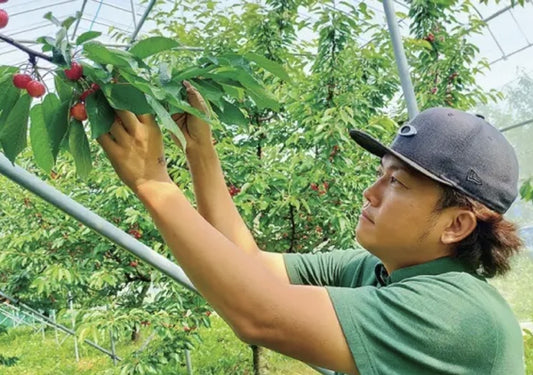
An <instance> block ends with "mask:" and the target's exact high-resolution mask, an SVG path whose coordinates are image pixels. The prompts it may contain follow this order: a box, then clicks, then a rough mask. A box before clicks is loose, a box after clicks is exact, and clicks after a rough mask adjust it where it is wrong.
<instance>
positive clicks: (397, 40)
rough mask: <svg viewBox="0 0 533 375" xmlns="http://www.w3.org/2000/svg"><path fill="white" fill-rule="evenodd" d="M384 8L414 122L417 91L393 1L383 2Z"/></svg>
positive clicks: (408, 109) (403, 88) (408, 107)
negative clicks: (414, 86) (412, 80)
mask: <svg viewBox="0 0 533 375" xmlns="http://www.w3.org/2000/svg"><path fill="white" fill-rule="evenodd" d="M383 8H384V10H385V15H386V16H387V25H388V26H389V34H390V37H391V41H392V48H393V49H394V56H395V58H396V65H397V66H398V73H399V75H400V82H401V84H402V91H403V95H404V96H405V101H406V103H407V112H408V113H409V119H411V120H412V119H413V118H414V117H415V116H416V115H417V114H418V106H417V104H416V96H415V90H414V89H413V84H412V82H411V76H410V75H409V66H408V65H407V58H406V57H405V51H404V49H403V43H402V37H401V35H400V29H399V27H398V22H397V21H396V14H395V13H394V5H393V3H392V0H383Z"/></svg>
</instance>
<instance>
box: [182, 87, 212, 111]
mask: <svg viewBox="0 0 533 375" xmlns="http://www.w3.org/2000/svg"><path fill="white" fill-rule="evenodd" d="M183 86H185V88H186V89H187V99H188V100H189V103H190V104H191V105H192V106H193V107H194V108H196V109H199V110H200V111H202V112H204V113H205V114H208V110H207V105H206V104H205V101H204V98H202V95H200V93H199V92H198V90H196V89H195V88H194V87H193V86H192V85H191V84H190V83H189V82H187V81H183Z"/></svg>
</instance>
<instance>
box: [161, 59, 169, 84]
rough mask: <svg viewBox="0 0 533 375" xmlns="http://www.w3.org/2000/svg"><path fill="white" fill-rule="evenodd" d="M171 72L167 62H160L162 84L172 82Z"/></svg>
mask: <svg viewBox="0 0 533 375" xmlns="http://www.w3.org/2000/svg"><path fill="white" fill-rule="evenodd" d="M170 79H171V73H170V69H169V68H168V64H167V63H166V62H162V63H160V64H159V82H161V83H162V84H167V83H169V82H170Z"/></svg>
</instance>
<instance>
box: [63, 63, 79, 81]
mask: <svg viewBox="0 0 533 375" xmlns="http://www.w3.org/2000/svg"><path fill="white" fill-rule="evenodd" d="M65 75H66V76H67V78H68V79H70V80H71V81H77V80H78V79H80V78H81V76H82V75H83V67H82V66H81V65H80V64H78V63H77V62H73V63H72V64H71V65H70V69H65Z"/></svg>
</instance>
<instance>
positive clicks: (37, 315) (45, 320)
mask: <svg viewBox="0 0 533 375" xmlns="http://www.w3.org/2000/svg"><path fill="white" fill-rule="evenodd" d="M0 297H2V298H5V299H8V300H9V301H10V302H11V303H13V304H15V305H17V306H18V307H19V308H21V309H24V310H27V311H24V313H26V314H28V312H29V313H31V316H32V318H34V319H35V318H37V320H38V321H39V322H41V323H42V324H46V325H49V326H50V327H53V328H55V329H59V330H61V331H63V332H65V333H68V334H69V335H72V336H75V337H76V332H74V331H73V330H71V329H69V328H67V327H65V326H63V325H61V324H58V323H54V321H53V320H52V319H50V318H48V317H47V316H44V315H43V314H41V313H40V312H38V311H37V310H34V309H33V308H31V307H30V306H28V305H26V304H24V303H22V302H20V301H19V300H17V299H15V298H13V297H11V296H8V295H7V294H5V293H3V292H1V291H0ZM83 342H85V343H86V344H88V345H89V346H92V347H93V348H95V349H98V350H99V351H101V352H102V353H105V354H107V355H108V356H110V357H111V358H113V357H116V358H117V359H118V360H119V361H121V360H122V359H121V358H120V357H118V356H117V355H114V354H113V353H111V352H110V351H109V350H107V349H105V348H102V347H101V346H100V345H98V344H96V343H94V342H92V341H91V340H88V339H84V340H83Z"/></svg>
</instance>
